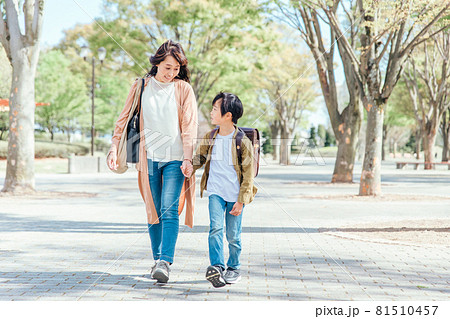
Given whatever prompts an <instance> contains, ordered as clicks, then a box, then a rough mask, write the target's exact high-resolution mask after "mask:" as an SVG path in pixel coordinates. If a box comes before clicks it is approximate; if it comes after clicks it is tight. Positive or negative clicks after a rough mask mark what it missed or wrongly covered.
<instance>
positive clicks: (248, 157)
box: [238, 138, 255, 204]
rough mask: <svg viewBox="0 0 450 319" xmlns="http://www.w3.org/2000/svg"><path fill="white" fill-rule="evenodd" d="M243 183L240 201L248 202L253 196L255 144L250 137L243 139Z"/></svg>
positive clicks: (240, 190)
mask: <svg viewBox="0 0 450 319" xmlns="http://www.w3.org/2000/svg"><path fill="white" fill-rule="evenodd" d="M242 146H243V147H242V163H241V170H242V183H241V187H240V189H239V196H238V202H240V203H243V204H248V203H250V202H251V200H252V197H253V177H254V174H255V173H254V168H253V145H252V142H251V141H250V140H249V139H248V138H243V139H242Z"/></svg>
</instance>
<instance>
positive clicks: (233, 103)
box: [212, 92, 244, 124]
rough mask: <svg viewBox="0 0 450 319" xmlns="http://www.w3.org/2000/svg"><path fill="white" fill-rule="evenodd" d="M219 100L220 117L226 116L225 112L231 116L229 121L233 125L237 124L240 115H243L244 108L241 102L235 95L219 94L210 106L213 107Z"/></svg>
mask: <svg viewBox="0 0 450 319" xmlns="http://www.w3.org/2000/svg"><path fill="white" fill-rule="evenodd" d="M220 99H222V105H221V106H220V113H221V114H222V116H224V115H225V114H227V112H230V113H231V116H232V119H231V120H232V121H233V123H234V124H237V121H238V120H239V119H240V118H241V117H242V114H243V113H244V107H243V106H242V102H241V100H239V98H238V97H237V95H234V94H231V93H225V92H220V93H219V94H217V95H216V97H215V98H214V100H213V102H212V105H214V104H215V103H216V102H217V101H218V100H220Z"/></svg>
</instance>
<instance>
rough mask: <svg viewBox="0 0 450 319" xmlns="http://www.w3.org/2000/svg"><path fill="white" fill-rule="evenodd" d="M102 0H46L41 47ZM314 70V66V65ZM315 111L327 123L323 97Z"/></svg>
mask: <svg viewBox="0 0 450 319" xmlns="http://www.w3.org/2000/svg"><path fill="white" fill-rule="evenodd" d="M102 2H103V1H102V0H47V1H46V2H45V8H44V24H43V26H42V28H43V32H42V44H41V45H42V47H43V48H45V47H50V46H53V45H56V44H57V43H58V42H59V41H60V40H61V39H62V38H63V36H64V33H63V30H67V29H70V28H72V27H73V26H75V25H76V24H77V23H90V22H92V19H93V18H96V17H99V16H101V13H102ZM314 70H315V66H314ZM316 101H317V104H318V105H317V111H316V112H314V113H310V114H309V121H310V122H311V125H314V126H317V125H318V124H323V125H325V126H327V125H328V122H329V120H328V114H327V111H326V108H325V105H324V102H323V99H317V100H316Z"/></svg>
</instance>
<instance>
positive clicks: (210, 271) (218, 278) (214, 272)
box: [206, 266, 227, 288]
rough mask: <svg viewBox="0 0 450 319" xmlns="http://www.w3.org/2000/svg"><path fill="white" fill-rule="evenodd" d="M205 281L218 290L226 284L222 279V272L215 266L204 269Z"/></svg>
mask: <svg viewBox="0 0 450 319" xmlns="http://www.w3.org/2000/svg"><path fill="white" fill-rule="evenodd" d="M206 280H208V281H209V282H210V283H211V284H212V285H213V286H214V288H220V287H223V286H225V285H226V284H227V283H226V282H225V280H224V279H223V270H222V268H220V267H217V266H208V268H207V269H206Z"/></svg>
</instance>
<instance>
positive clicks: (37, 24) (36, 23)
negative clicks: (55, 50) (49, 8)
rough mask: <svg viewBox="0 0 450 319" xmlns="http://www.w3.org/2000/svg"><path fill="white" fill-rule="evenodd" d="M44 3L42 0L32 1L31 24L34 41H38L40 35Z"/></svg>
mask: <svg viewBox="0 0 450 319" xmlns="http://www.w3.org/2000/svg"><path fill="white" fill-rule="evenodd" d="M30 1H31V0H30ZM44 4H45V1H44V0H35V1H34V16H33V25H32V31H33V40H34V42H36V41H39V39H40V38H41V35H42V25H43V20H44Z"/></svg>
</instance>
